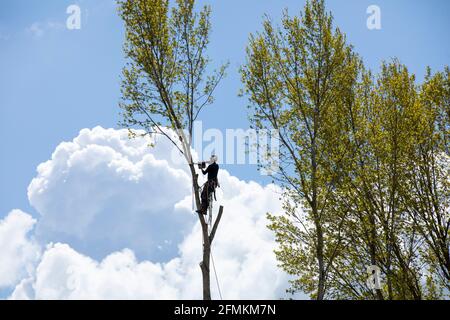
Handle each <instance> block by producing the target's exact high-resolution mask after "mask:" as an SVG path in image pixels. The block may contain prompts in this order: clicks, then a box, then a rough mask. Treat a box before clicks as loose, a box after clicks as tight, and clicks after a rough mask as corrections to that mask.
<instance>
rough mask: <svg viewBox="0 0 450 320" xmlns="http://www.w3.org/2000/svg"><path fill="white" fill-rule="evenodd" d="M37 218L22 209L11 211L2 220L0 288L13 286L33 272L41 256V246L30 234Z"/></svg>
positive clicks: (0, 224)
mask: <svg viewBox="0 0 450 320" xmlns="http://www.w3.org/2000/svg"><path fill="white" fill-rule="evenodd" d="M35 223H36V220H34V219H33V218H32V217H31V216H30V215H28V214H26V213H24V212H22V211H20V210H13V211H11V212H10V213H9V214H8V215H7V216H6V217H5V218H4V219H3V220H0V261H1V262H0V288H2V287H9V286H13V285H15V284H16V283H17V281H18V280H19V279H20V278H22V277H24V276H26V275H27V274H28V273H31V272H32V269H33V264H34V263H35V262H36V261H37V260H38V258H39V246H38V245H37V244H36V243H35V242H34V240H33V239H31V238H30V237H29V236H28V233H29V232H30V231H31V230H32V229H33V226H34V224H35Z"/></svg>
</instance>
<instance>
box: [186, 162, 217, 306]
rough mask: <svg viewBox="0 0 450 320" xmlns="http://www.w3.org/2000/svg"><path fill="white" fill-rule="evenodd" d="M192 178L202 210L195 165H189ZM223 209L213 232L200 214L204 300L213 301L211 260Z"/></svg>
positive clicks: (197, 205) (195, 193)
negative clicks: (212, 247) (212, 244)
mask: <svg viewBox="0 0 450 320" xmlns="http://www.w3.org/2000/svg"><path fill="white" fill-rule="evenodd" d="M189 168H190V170H191V176H192V186H193V188H194V197H195V204H196V207H197V210H200V208H201V201H200V186H199V185H198V174H197V173H196V171H195V165H194V164H193V163H190V164H189ZM222 214H223V207H222V206H220V207H219V213H218V215H217V218H216V220H215V222H214V226H213V228H212V229H211V231H209V230H208V223H207V221H206V220H205V216H204V215H203V214H202V213H199V214H198V218H199V220H200V224H201V226H202V238H203V258H202V261H201V262H200V269H201V271H202V280H203V281H202V283H203V300H211V277H210V274H211V273H210V268H209V267H210V259H211V243H212V242H213V240H214V236H215V234H216V231H217V228H218V226H219V223H220V219H221V218H222Z"/></svg>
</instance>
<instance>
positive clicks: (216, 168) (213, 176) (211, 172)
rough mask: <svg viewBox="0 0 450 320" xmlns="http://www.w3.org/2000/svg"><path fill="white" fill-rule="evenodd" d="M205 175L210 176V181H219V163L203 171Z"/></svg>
mask: <svg viewBox="0 0 450 320" xmlns="http://www.w3.org/2000/svg"><path fill="white" fill-rule="evenodd" d="M202 172H203V174H208V180H215V181H217V174H218V173H219V165H218V164H217V163H215V162H214V163H212V164H210V165H209V166H208V168H206V170H202Z"/></svg>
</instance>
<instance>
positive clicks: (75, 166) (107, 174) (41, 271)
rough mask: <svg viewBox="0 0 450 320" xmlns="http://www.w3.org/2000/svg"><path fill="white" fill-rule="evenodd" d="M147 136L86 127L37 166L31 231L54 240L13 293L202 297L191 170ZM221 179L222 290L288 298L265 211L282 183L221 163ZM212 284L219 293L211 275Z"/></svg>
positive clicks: (218, 250)
mask: <svg viewBox="0 0 450 320" xmlns="http://www.w3.org/2000/svg"><path fill="white" fill-rule="evenodd" d="M149 142H152V141H149V140H148V138H145V139H144V138H142V139H135V140H129V139H128V136H127V131H126V130H113V129H108V130H107V129H103V128H100V127H97V128H94V129H92V130H88V129H84V130H82V131H81V132H80V134H79V135H78V137H76V138H75V139H74V140H73V141H72V142H64V143H61V144H60V145H59V146H58V147H57V148H56V150H55V152H54V153H53V155H52V158H51V160H49V161H47V162H46V163H43V164H41V165H40V166H39V167H38V175H37V177H36V178H35V179H33V181H32V182H31V184H30V186H29V189H28V195H29V199H30V203H31V204H32V205H33V206H34V207H35V208H36V210H37V211H38V212H39V213H40V214H41V216H40V219H39V222H38V225H37V237H38V239H39V240H40V241H41V242H42V243H48V242H50V243H56V244H50V245H48V247H47V249H46V250H45V253H44V254H43V256H42V259H41V261H40V262H39V264H38V266H37V268H36V272H35V273H34V274H32V275H31V276H29V277H25V278H24V279H23V280H22V282H21V283H20V284H19V285H17V286H16V288H15V290H14V293H13V294H12V296H11V298H18V299H23V298H36V299H49V298H51V299H85V298H87V299H94V298H95V299H119V298H120V299H127V298H133V299H156V298H158V299H166V298H170V299H198V298H201V272H200V268H199V262H200V260H201V250H202V243H201V232H200V231H201V230H200V229H201V228H200V225H199V222H198V221H197V218H196V216H195V215H194V214H192V210H191V197H190V192H191V190H190V178H189V175H188V174H187V172H186V170H185V169H184V166H182V165H180V164H179V161H178V160H179V159H176V157H173V153H172V150H173V148H172V147H171V145H170V143H168V142H167V140H165V139H163V137H158V138H157V140H156V141H155V142H156V146H155V147H154V148H152V149H150V148H148V144H149ZM219 179H220V182H221V189H220V190H219V191H218V200H219V201H218V202H219V203H220V204H222V205H224V207H225V211H224V215H223V218H222V222H221V225H220V227H219V230H218V232H217V235H216V240H215V242H214V244H213V255H214V259H215V263H216V268H217V272H218V276H219V280H220V285H221V289H222V293H223V295H224V298H226V299H244V298H246V299H258V298H261V299H271V298H273V299H277V298H280V297H283V296H285V293H284V292H285V289H286V288H287V286H288V283H287V280H288V278H287V276H286V274H285V273H283V272H282V271H281V270H280V269H279V268H278V267H277V262H276V259H275V256H274V254H273V249H274V246H275V241H274V239H273V234H272V233H271V232H270V231H269V230H268V229H267V228H266V224H267V220H266V217H265V215H266V213H267V212H273V213H276V212H280V211H281V204H280V201H279V199H278V198H279V192H280V191H279V189H278V188H277V187H275V186H273V185H269V186H266V187H263V186H261V185H259V184H257V183H255V182H244V181H241V180H239V179H238V178H236V177H233V176H231V175H230V174H229V173H228V172H227V171H225V170H221V172H220V176H219ZM216 207H217V204H216ZM62 243H67V244H62ZM158 247H159V249H158ZM124 248H128V249H124ZM135 253H136V256H135ZM211 284H212V290H213V296H214V297H215V298H218V293H217V289H216V285H215V278H214V275H213V274H211Z"/></svg>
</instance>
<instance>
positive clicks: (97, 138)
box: [28, 127, 195, 260]
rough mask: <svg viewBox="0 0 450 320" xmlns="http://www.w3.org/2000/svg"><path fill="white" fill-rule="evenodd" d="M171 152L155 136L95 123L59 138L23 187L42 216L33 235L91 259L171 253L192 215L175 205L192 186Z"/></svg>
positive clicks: (167, 255)
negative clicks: (126, 251) (126, 252)
mask: <svg viewBox="0 0 450 320" xmlns="http://www.w3.org/2000/svg"><path fill="white" fill-rule="evenodd" d="M154 139H157V140H158V141H155V140H154ZM151 143H156V147H155V148H154V149H150V148H149V147H148V145H149V144H151ZM171 151H172V148H171V146H170V144H169V143H168V142H167V141H166V140H164V139H161V138H160V137H157V138H153V139H150V138H142V139H134V140H130V139H128V132H127V131H126V130H113V129H109V130H105V129H103V128H100V127H97V128H94V129H93V130H87V129H85V130H82V131H81V132H80V134H79V135H78V137H76V138H75V139H74V140H73V141H71V142H63V143H61V144H60V145H59V146H58V147H57V148H56V150H55V152H54V153H53V155H52V158H51V160H49V161H47V162H45V163H43V164H41V165H39V167H38V170H37V171H38V174H37V177H36V178H35V179H33V181H32V182H31V184H30V186H29V188H28V197H29V201H30V203H31V205H32V206H33V207H34V208H36V210H37V211H38V212H39V213H40V214H41V217H40V219H39V222H38V225H37V237H38V239H40V241H41V242H44V243H47V242H67V243H70V244H71V245H72V246H73V247H74V248H75V249H76V250H78V251H80V252H82V253H84V254H87V255H89V256H92V257H94V258H97V259H102V258H103V257H105V256H106V255H107V254H109V253H111V252H113V251H117V250H121V249H123V248H133V250H134V251H135V252H136V254H137V256H138V257H139V258H141V259H142V258H148V259H157V260H168V259H170V258H172V257H174V256H175V255H176V254H177V245H178V244H179V243H180V242H181V240H182V239H183V237H184V236H185V235H186V234H187V232H189V231H190V229H191V227H192V225H193V224H194V222H195V216H194V215H193V214H192V212H190V210H187V209H185V208H183V207H180V206H179V205H177V203H178V202H180V201H182V200H184V199H185V198H186V197H189V195H190V192H191V188H190V179H189V176H188V174H187V172H186V171H185V170H182V169H181V167H180V166H179V165H178V164H177V161H176V160H172V158H173V157H172V156H171Z"/></svg>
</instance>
